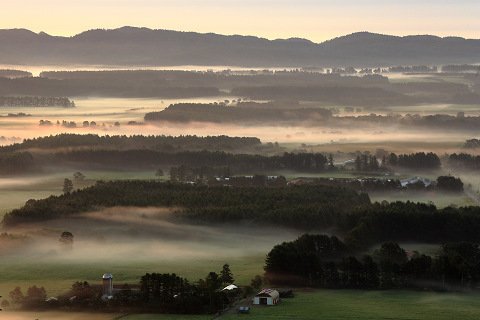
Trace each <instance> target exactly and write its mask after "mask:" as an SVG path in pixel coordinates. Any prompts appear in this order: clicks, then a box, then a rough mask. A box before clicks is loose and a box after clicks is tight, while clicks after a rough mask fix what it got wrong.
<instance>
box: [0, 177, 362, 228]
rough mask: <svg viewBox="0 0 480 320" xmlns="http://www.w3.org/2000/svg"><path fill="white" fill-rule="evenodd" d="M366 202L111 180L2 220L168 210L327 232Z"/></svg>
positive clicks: (285, 191)
mask: <svg viewBox="0 0 480 320" xmlns="http://www.w3.org/2000/svg"><path fill="white" fill-rule="evenodd" d="M369 203H370V201H369V198H368V196H367V195H365V194H357V192H355V191H353V190H349V189H345V188H338V187H337V188H332V187H325V186H323V187H322V186H295V187H282V188H259V187H251V188H250V187H249V188H228V187H207V186H191V185H185V184H172V183H162V182H155V181H116V182H98V183H97V184H96V185H95V186H92V187H89V188H86V189H82V190H78V191H74V192H72V193H66V194H63V195H61V196H51V197H49V198H47V199H44V200H29V201H28V202H27V203H26V204H25V206H24V207H22V208H20V209H17V210H13V211H12V212H10V213H8V214H7V215H5V217H4V220H3V223H4V224H5V225H13V224H17V223H21V222H28V221H42V220H45V219H54V218H60V217H63V216H68V215H72V214H76V213H79V212H85V211H88V210H93V209H94V208H98V207H112V206H168V207H179V208H184V209H183V210H182V212H181V214H180V216H181V217H186V218H190V219H195V220H198V221H202V220H203V221H212V222H222V221H235V220H242V219H254V220H258V221H259V222H261V221H264V222H270V223H275V224H282V225H286V226H292V227H293V226H303V227H313V226H315V227H327V226H330V225H332V224H333V220H334V219H336V217H339V216H342V215H344V214H346V213H347V212H348V211H351V210H352V209H353V208H355V207H357V206H363V205H368V204H369Z"/></svg>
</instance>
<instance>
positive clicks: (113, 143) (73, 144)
mask: <svg viewBox="0 0 480 320" xmlns="http://www.w3.org/2000/svg"><path fill="white" fill-rule="evenodd" d="M261 146H262V142H261V141H260V139H258V138H254V137H228V136H208V137H199V136H195V135H193V136H190V135H185V136H183V135H182V136H178V137H174V136H164V135H162V136H143V135H133V136H126V135H123V136H110V135H105V136H99V135H95V134H85V135H81V134H59V135H51V136H46V137H39V138H33V139H25V140H24V141H23V142H22V143H16V144H13V145H11V146H5V147H1V148H0V150H9V151H17V150H25V149H30V148H35V149H36V148H41V149H57V148H58V149H61V148H79V147H80V148H83V147H90V148H96V149H98V148H102V149H120V150H129V149H151V150H158V151H164V152H175V151H181V150H212V151H216V150H232V151H234V150H243V149H248V148H257V147H261Z"/></svg>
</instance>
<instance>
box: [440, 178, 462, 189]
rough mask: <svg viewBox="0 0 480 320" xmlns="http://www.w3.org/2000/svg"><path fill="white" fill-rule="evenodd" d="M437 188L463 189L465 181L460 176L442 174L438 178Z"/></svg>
mask: <svg viewBox="0 0 480 320" xmlns="http://www.w3.org/2000/svg"><path fill="white" fill-rule="evenodd" d="M437 188H438V189H439V190H442V191H450V192H460V191H463V182H462V180H461V179H460V178H456V177H452V176H440V177H438V178H437Z"/></svg>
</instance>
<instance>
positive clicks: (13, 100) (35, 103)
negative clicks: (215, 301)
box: [0, 96, 75, 108]
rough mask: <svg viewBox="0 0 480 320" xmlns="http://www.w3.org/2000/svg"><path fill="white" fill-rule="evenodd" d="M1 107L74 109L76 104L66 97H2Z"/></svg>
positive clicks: (0, 98)
mask: <svg viewBox="0 0 480 320" xmlns="http://www.w3.org/2000/svg"><path fill="white" fill-rule="evenodd" d="M0 107H62V108H73V107H75V102H73V101H70V99H68V98H65V97H31V96H25V97H0Z"/></svg>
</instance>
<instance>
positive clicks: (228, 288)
mask: <svg viewBox="0 0 480 320" xmlns="http://www.w3.org/2000/svg"><path fill="white" fill-rule="evenodd" d="M235 289H238V287H237V286H236V285H234V284H231V285H228V286H226V287H225V288H223V289H222V291H225V290H228V291H232V290H235Z"/></svg>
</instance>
